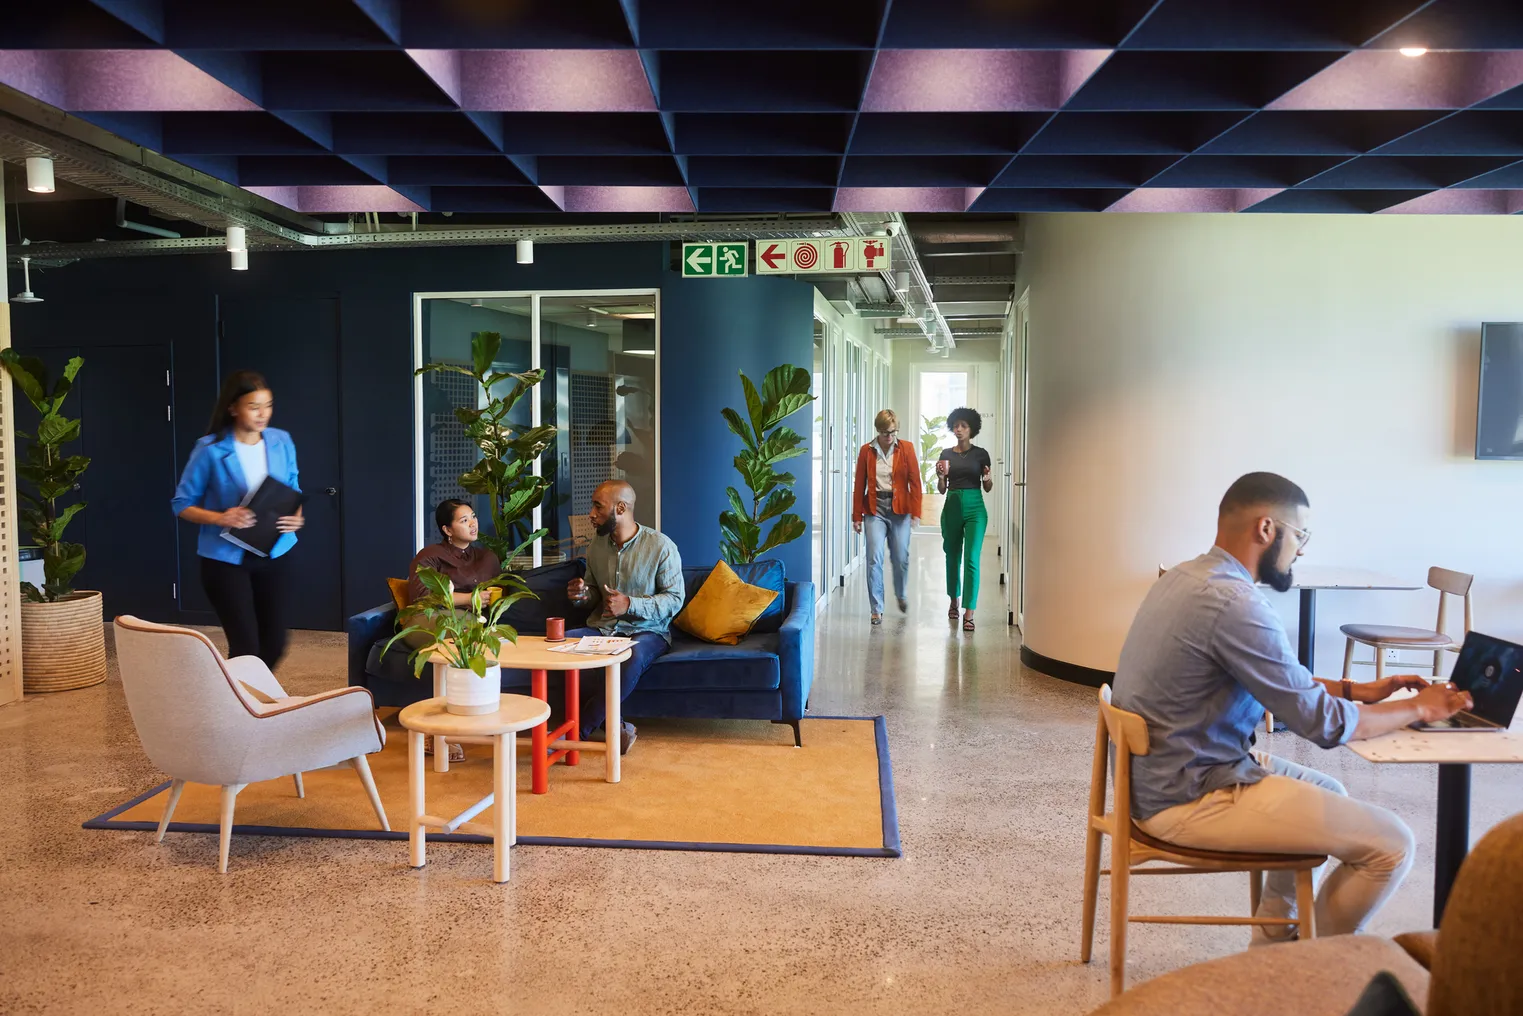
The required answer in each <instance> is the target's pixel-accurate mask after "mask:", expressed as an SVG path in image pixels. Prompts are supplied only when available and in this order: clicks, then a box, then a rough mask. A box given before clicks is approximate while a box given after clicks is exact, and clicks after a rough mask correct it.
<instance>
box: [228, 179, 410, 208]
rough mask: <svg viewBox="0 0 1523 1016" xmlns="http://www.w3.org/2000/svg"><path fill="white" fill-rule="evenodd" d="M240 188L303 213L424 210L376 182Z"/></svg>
mask: <svg viewBox="0 0 1523 1016" xmlns="http://www.w3.org/2000/svg"><path fill="white" fill-rule="evenodd" d="M244 190H247V191H249V192H250V193H253V194H258V195H259V196H260V197H262V198H266V199H268V200H270V201H273V202H275V203H276V204H277V205H284V206H286V207H287V208H290V209H292V210H293V211H297V212H301V213H303V214H304V215H319V214H324V213H333V212H422V211H427V209H425V208H423V207H422V206H421V205H418V204H415V203H414V202H412V201H409V200H407V199H406V198H404V197H403V196H402V195H400V194H398V193H397V192H396V191H394V190H392V189H391V188H390V187H385V186H382V185H380V184H361V185H354V186H334V187H245V188H244Z"/></svg>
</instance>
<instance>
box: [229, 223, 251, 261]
mask: <svg viewBox="0 0 1523 1016" xmlns="http://www.w3.org/2000/svg"><path fill="white" fill-rule="evenodd" d="M227 249H228V250H229V251H240V250H241V251H246V250H248V249H249V241H248V232H247V231H246V230H245V229H244V228H243V227H242V226H228V227H227ZM245 260H246V259H245Z"/></svg>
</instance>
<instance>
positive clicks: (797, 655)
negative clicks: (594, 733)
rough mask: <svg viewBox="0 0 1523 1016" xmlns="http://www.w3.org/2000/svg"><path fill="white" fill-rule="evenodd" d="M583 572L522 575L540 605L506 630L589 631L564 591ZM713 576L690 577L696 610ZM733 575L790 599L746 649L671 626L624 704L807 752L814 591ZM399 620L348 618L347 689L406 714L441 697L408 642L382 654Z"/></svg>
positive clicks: (515, 617) (509, 675) (509, 674)
mask: <svg viewBox="0 0 1523 1016" xmlns="http://www.w3.org/2000/svg"><path fill="white" fill-rule="evenodd" d="M582 569H583V563H582V562H581V561H568V562H563V563H560V564H551V565H545V566H544V567H541V568H535V569H533V570H531V571H527V572H522V573H521V574H522V576H523V578H524V580H525V581H526V582H528V584H529V589H530V590H531V591H533V592H534V593H536V594H537V595H538V599H523V600H520V601H518V602H517V603H515V604H514V605H513V606H512V607H511V608H509V611H508V615H507V618H506V620H507V621H508V623H509V624H512V625H513V626H514V627H515V628H517V629H518V630H519V631H520V632H523V633H524V634H529V635H542V634H544V631H545V618H547V617H564V618H565V619H566V627H567V628H574V627H577V626H579V625H581V624H583V623H584V622H585V621H586V615H587V612H586V611H585V610H578V609H577V608H575V607H573V606H572V605H571V602H570V600H569V599H567V597H566V583H568V582H569V581H571V579H573V578H577V577H580V576H581V574H582ZM711 570H712V566H708V567H702V568H684V569H683V570H682V572H683V578H684V580H685V581H686V584H687V599H688V601H691V600H692V598H693V594H694V593H696V592H697V591H698V589H699V587H700V586H702V585H703V582H704V580H705V579H706V578H708V576H709V572H710V571H711ZM735 570H736V572H737V573H738V574H739V575H740V577H741V578H742V579H744V580H745V581H746V582H749V583H751V584H752V585H758V586H762V587H764V588H767V589H778V590H781V591H782V594H783V595H781V596H779V597H778V598H777V599H776V600H774V601H773V602H772V605H771V606H770V607H768V608H767V611H766V612H765V613H764V614H762V616H761V617H760V618H759V619H758V620H757V622H756V625H755V626H754V627H753V628H752V630H751V633H750V634H749V635H747V636H746V637H745V638H743V639H741V641H740V644H739V645H734V646H721V645H714V644H712V643H709V642H703V641H700V640H698V639H695V638H693V637H692V636H691V635H688V634H687V633H686V632H683V631H680V630H679V629H677V628H676V627H673V628H672V647H671V650H670V651H669V652H667V653H665V654H664V655H663V656H661V657H660V658H659V659H658V660H656V662H655V663H653V664H651V666H650V669H648V670H647V671H646V672H645V674H644V675H643V676H642V677H641V678H640V683H639V685H637V686H636V688H635V690H634V691H633V692H632V693H631V694H630V696H629V698H627V699H625V700H624V715H625V716H626V717H631V718H634V717H663V718H665V717H701V718H707V719H742V720H771V721H773V722H774V723H786V724H788V725H790V726H791V727H792V728H793V740H794V743H795V744H802V743H803V741H802V738H801V737H800V734H799V720H801V719H802V718H803V716H804V710H805V708H806V707H807V705H808V702H809V689H810V686H811V685H812V684H813V683H814V600H815V592H814V583H812V582H790V581H788V580H787V576H786V574H785V573H784V570H783V564H782V562H781V561H771V560H768V561H758V562H756V563H755V564H750V565H736V566H735ZM396 618H397V608H396V607H395V606H394V605H393V604H390V603H388V604H386V605H384V606H380V607H373V608H371V609H370V610H367V611H365V612H364V613H360V614H355V615H354V616H353V617H351V618H349V625H348V633H349V683H350V684H351V685H359V686H360V687H363V688H368V689H370V693H371V694H372V695H373V696H374V697H375V702H376V705H381V706H402V705H407V704H409V703H411V702H416V701H418V700H419V699H425V698H428V697H429V696H430V695H432V694H433V681H432V680H431V679H430V678H429V677H428V676H427V674H426V672H425V676H424V678H423V679H422V680H419V679H417V678H414V677H413V676H412V668H411V667H410V666H409V665H408V663H407V652H406V649H405V647H404V646H402V645H401V643H398V644H397V646H396V647H395V648H393V649H392V650H391V652H389V653H387V654H385V656H384V657H383V656H382V655H381V650H382V648H383V647H384V646H385V645H386V642H387V640H388V639H390V638H391V636H392V635H393V634H394V633H395V631H396ZM528 687H529V674H528V672H527V671H522V670H504V671H503V672H502V689H503V691H505V692H507V691H514V692H525V691H526V690H527V688H528Z"/></svg>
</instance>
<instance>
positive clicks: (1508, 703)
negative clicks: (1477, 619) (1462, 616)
mask: <svg viewBox="0 0 1523 1016" xmlns="http://www.w3.org/2000/svg"><path fill="white" fill-rule="evenodd" d="M1450 680H1451V681H1453V682H1454V683H1455V685H1456V686H1457V687H1459V688H1460V689H1462V690H1464V691H1468V692H1469V693H1470V697H1471V698H1472V699H1474V700H1475V708H1474V709H1472V710H1471V712H1473V713H1475V715H1477V716H1479V717H1481V718H1482V719H1484V720H1490V721H1491V722H1492V723H1496V724H1499V725H1501V726H1503V727H1505V726H1508V725H1509V724H1511V723H1512V715H1513V713H1515V712H1517V709H1518V699H1519V698H1523V646H1520V645H1515V644H1514V643H1512V642H1503V641H1502V640H1501V639H1498V638H1492V637H1491V636H1490V635H1482V634H1481V633H1480V632H1474V631H1473V632H1471V633H1470V634H1469V635H1467V636H1465V645H1464V648H1462V649H1461V650H1460V658H1459V661H1458V662H1457V663H1455V665H1454V674H1453V676H1451V677H1450Z"/></svg>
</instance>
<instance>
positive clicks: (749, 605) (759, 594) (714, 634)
mask: <svg viewBox="0 0 1523 1016" xmlns="http://www.w3.org/2000/svg"><path fill="white" fill-rule="evenodd" d="M776 598H777V590H775V589H763V588H762V587H761V586H752V585H747V584H746V583H745V582H742V581H741V579H740V576H739V575H736V574H735V570H734V569H733V568H731V567H730V566H729V565H727V564H725V563H724V562H723V561H720V562H719V563H718V564H716V565H715V566H714V570H713V571H711V572H709V577H708V578H706V579H704V580H703V586H702V588H700V589H699V590H698V592H697V593H696V594H695V595H694V596H693V599H692V600H691V601H689V603H688V605H687V606H686V607H683V608H682V613H680V614H678V615H677V627H678V628H681V629H682V630H683V631H685V632H687V633H688V634H689V635H691V636H693V637H694V638H700V639H703V641H705V642H717V643H719V644H720V645H725V646H733V645H735V644H736V643H738V642H739V641H740V640H741V639H743V638H745V636H746V634H747V633H748V632H750V631H751V626H752V625H753V624H755V623H756V619H757V618H758V617H761V615H762V611H764V610H766V609H767V608H768V607H770V606H771V605H772V601H773V600H774V599H776Z"/></svg>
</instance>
